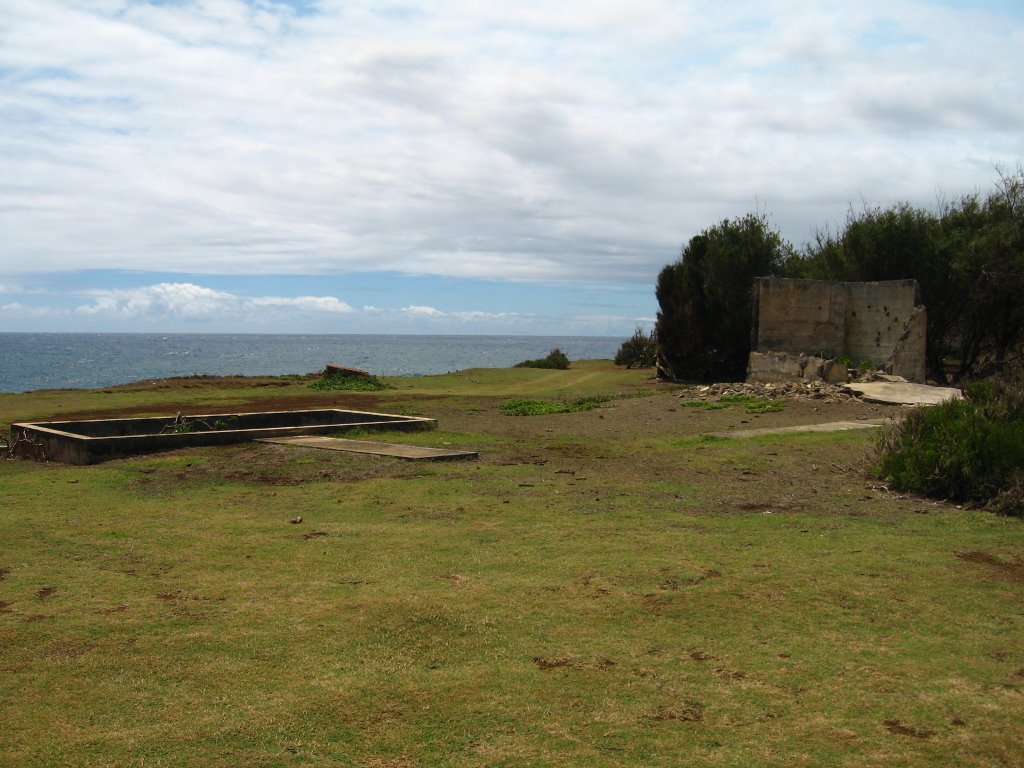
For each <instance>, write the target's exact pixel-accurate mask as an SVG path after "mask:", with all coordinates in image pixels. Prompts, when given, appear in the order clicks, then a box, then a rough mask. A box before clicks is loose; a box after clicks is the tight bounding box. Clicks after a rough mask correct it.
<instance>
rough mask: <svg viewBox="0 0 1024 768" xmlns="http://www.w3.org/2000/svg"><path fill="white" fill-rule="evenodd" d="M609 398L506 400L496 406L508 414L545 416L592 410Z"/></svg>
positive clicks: (593, 396) (598, 396)
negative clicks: (562, 400)
mask: <svg viewBox="0 0 1024 768" xmlns="http://www.w3.org/2000/svg"><path fill="white" fill-rule="evenodd" d="M609 400H611V398H610V397H605V396H603V395H592V396H590V397H581V398H577V399H576V400H572V401H569V402H559V401H556V400H506V401H505V402H503V403H501V405H499V406H498V407H499V408H500V409H501V410H503V411H504V412H505V413H507V414H508V415H509V416H546V415H549V414H553V413H575V412H578V411H592V410H594V409H595V408H600V407H601V406H602V405H604V404H605V403H607V402H608V401H609Z"/></svg>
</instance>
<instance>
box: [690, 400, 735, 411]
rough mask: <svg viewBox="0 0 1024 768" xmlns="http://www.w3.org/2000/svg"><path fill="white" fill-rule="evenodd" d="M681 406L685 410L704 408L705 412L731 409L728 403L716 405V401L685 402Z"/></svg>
mask: <svg viewBox="0 0 1024 768" xmlns="http://www.w3.org/2000/svg"><path fill="white" fill-rule="evenodd" d="M680 405H681V406H683V408H703V409H704V410H705V411H717V410H719V409H721V408H728V407H729V405H728V404H727V403H716V402H715V401H714V400H684V401H683V402H682V403H680Z"/></svg>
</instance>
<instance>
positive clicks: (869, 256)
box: [790, 169, 1024, 381]
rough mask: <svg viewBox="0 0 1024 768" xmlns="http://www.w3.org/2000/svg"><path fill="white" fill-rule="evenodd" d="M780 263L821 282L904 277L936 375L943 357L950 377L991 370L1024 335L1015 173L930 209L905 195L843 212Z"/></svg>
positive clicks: (1023, 264)
mask: <svg viewBox="0 0 1024 768" xmlns="http://www.w3.org/2000/svg"><path fill="white" fill-rule="evenodd" d="M790 268H791V274H792V275H793V276H795V277H808V278H817V279H825V280H857V281H871V280H901V279H906V278H912V279H914V280H916V281H917V283H918V285H919V286H920V290H921V303H923V304H924V305H925V307H926V308H927V310H928V326H927V330H926V334H925V356H926V361H927V366H928V373H929V375H930V376H931V377H933V378H935V379H937V380H939V381H945V380H946V372H947V368H948V367H949V366H948V361H950V360H952V361H953V362H954V363H955V368H953V371H954V375H955V376H956V378H957V379H966V378H976V377H979V376H984V375H987V374H990V373H993V372H995V371H998V370H1001V369H1002V368H1004V367H1005V365H1006V364H1007V362H1008V361H1009V359H1010V358H1011V357H1012V356H1013V355H1014V354H1016V353H1019V351H1020V346H1021V342H1022V341H1024V171H1022V170H1021V169H1018V170H1017V172H1016V173H1014V174H1005V173H1004V174H1002V175H1001V179H1000V184H999V185H998V188H997V189H996V191H994V192H992V193H990V194H989V195H988V196H986V197H982V196H981V195H980V194H974V195H967V196H964V197H962V198H960V199H958V200H955V201H953V202H951V203H944V204H943V205H941V206H940V208H939V209H938V211H937V212H934V213H933V212H930V211H925V210H922V209H919V208H914V207H912V206H910V205H909V204H907V203H898V204H896V205H893V206H891V207H889V208H869V209H865V210H864V211H863V212H861V213H858V214H855V213H853V212H852V211H851V212H850V213H849V214H848V215H847V220H846V227H845V229H844V230H843V231H842V232H841V233H840V234H838V235H836V236H833V235H831V234H829V233H827V232H826V233H819V234H818V236H817V237H816V239H815V242H814V243H812V244H810V245H809V246H808V247H807V248H806V249H805V252H804V254H803V256H802V258H799V259H795V260H793V262H792V263H791V264H790Z"/></svg>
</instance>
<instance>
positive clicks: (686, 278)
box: [654, 214, 793, 381]
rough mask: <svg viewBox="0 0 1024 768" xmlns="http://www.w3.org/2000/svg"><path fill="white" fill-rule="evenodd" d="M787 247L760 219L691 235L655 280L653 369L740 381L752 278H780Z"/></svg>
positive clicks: (746, 347) (747, 351)
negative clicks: (656, 352) (655, 351)
mask: <svg viewBox="0 0 1024 768" xmlns="http://www.w3.org/2000/svg"><path fill="white" fill-rule="evenodd" d="M792 257H793V249H792V247H791V246H790V245H789V244H788V243H787V242H785V241H784V240H783V239H782V237H781V236H780V235H779V234H778V232H776V231H775V230H773V229H772V228H771V227H770V226H769V224H768V222H767V219H766V218H765V217H764V216H763V215H760V214H747V215H746V216H744V217H743V218H741V219H736V220H730V219H725V220H723V221H722V222H721V223H719V224H717V225H715V226H713V227H710V228H709V229H706V230H704V231H703V232H701V233H700V234H699V235H696V236H695V237H693V238H692V239H691V240H690V242H689V243H687V244H686V246H685V247H684V248H683V250H682V253H681V255H680V257H679V260H678V261H676V262H674V263H672V264H669V265H667V266H666V267H665V268H664V269H662V270H661V273H660V274H659V275H658V283H657V287H656V290H655V293H656V296H657V299H658V305H659V307H660V311H659V312H658V320H657V323H656V325H655V331H654V333H655V337H656V339H657V344H658V350H659V359H658V362H659V365H660V366H661V368H662V370H663V372H664V373H665V374H666V375H668V376H669V378H673V379H696V380H704V381H707V380H712V379H720V380H727V379H741V378H743V376H744V375H745V373H746V368H747V360H748V358H749V356H750V343H751V338H750V336H751V325H752V306H753V300H752V298H753V294H752V286H753V282H754V278H755V277H768V276H772V275H776V274H779V273H781V272H782V271H783V270H784V269H786V267H787V264H788V263H789V262H790V261H791V260H792Z"/></svg>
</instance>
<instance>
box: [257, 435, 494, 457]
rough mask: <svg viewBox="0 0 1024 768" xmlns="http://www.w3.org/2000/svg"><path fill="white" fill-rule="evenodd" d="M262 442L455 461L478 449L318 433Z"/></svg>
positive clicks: (269, 439) (263, 440)
mask: <svg viewBox="0 0 1024 768" xmlns="http://www.w3.org/2000/svg"><path fill="white" fill-rule="evenodd" d="M257 442H260V443H278V444H280V445H299V446H303V447H305V448H323V449H326V450H328V451H348V452H349V453H369V454H373V455H375V456H394V457H396V458H399V459H412V460H424V459H426V460H433V461H445V460H447V461H453V460H459V459H476V458H478V457H479V454H478V453H477V452H476V451H452V450H448V449H446V448H424V447H422V446H419V445H399V444H397V443H380V442H376V441H374V440H346V439H344V438H340V437H319V436H317V435H308V436H299V437H267V438H262V439H260V440H258V441H257Z"/></svg>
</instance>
